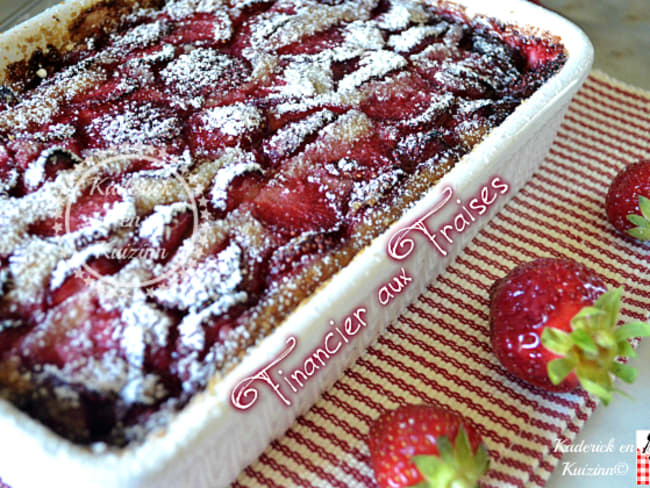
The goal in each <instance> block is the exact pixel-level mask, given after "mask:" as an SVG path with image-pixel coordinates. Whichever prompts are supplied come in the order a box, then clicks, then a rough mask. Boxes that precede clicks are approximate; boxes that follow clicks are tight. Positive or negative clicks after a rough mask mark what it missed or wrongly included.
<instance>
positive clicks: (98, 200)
mask: <svg viewBox="0 0 650 488" xmlns="http://www.w3.org/2000/svg"><path fill="white" fill-rule="evenodd" d="M120 202H122V197H121V196H119V195H118V194H116V193H115V192H113V191H111V190H110V186H109V187H106V186H104V187H102V186H98V187H97V188H91V189H90V190H89V191H86V192H85V193H84V194H83V195H81V196H80V197H79V198H78V199H77V201H76V202H74V203H73V204H71V205H70V215H69V218H68V219H67V222H66V219H65V213H62V215H56V216H52V217H48V218H46V219H44V220H41V221H38V222H35V223H34V224H32V225H31V226H30V227H29V231H30V232H32V233H34V234H36V235H39V236H46V237H51V236H55V235H62V234H64V233H65V232H66V231H69V232H75V231H77V230H79V229H82V228H84V227H86V226H88V225H90V224H91V223H93V221H100V220H102V219H103V218H105V217H106V216H107V215H108V213H109V212H110V211H111V208H113V207H114V205H116V204H119V203H120Z"/></svg>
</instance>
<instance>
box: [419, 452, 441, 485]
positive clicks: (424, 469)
mask: <svg viewBox="0 0 650 488" xmlns="http://www.w3.org/2000/svg"><path fill="white" fill-rule="evenodd" d="M411 461H412V462H413V464H415V466H416V467H417V468H418V471H419V472H420V473H421V474H422V476H424V477H425V478H427V479H430V478H434V477H436V476H438V472H439V471H440V468H441V466H442V465H443V464H444V461H443V460H442V459H440V458H439V457H438V456H434V455H423V456H413V458H412V459H411ZM424 486H429V485H428V484H426V483H425V485H424Z"/></svg>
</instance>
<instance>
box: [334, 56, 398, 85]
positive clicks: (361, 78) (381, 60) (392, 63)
mask: <svg viewBox="0 0 650 488" xmlns="http://www.w3.org/2000/svg"><path fill="white" fill-rule="evenodd" d="M406 63H407V61H406V59H404V58H403V57H402V56H400V55H399V54H395V53H393V52H391V51H385V50H381V51H373V52H369V53H367V54H365V55H364V56H363V57H362V58H361V61H359V66H360V67H359V69H358V70H357V71H355V72H353V73H351V74H349V75H346V76H345V77H344V78H343V79H342V80H341V81H340V82H339V86H338V89H339V91H342V92H346V91H352V90H354V89H355V88H357V87H358V86H359V85H361V84H363V83H365V82H366V81H368V80H370V79H372V78H378V77H381V76H384V75H385V74H387V73H390V72H391V71H394V70H396V69H399V68H403V67H404V66H406Z"/></svg>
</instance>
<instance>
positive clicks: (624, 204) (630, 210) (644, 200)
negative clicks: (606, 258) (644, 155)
mask: <svg viewBox="0 0 650 488" xmlns="http://www.w3.org/2000/svg"><path fill="white" fill-rule="evenodd" d="M605 207H606V210H607V217H608V218H609V221H610V222H611V223H612V225H613V226H614V227H616V228H617V229H618V230H619V231H621V232H624V233H627V234H629V235H631V236H632V237H634V238H636V239H640V240H644V241H645V240H650V160H647V161H639V162H638V163H634V164H630V165H628V166H626V167H625V168H624V169H623V170H622V171H621V172H620V173H619V174H618V175H616V178H614V180H613V181H612V184H611V185H610V187H609V191H608V192H607V200H606V201H605Z"/></svg>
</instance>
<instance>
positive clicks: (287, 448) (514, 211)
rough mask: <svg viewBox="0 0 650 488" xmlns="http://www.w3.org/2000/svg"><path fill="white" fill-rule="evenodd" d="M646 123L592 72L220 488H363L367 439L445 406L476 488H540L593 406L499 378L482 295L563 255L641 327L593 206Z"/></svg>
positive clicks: (629, 284)
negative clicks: (376, 425)
mask: <svg viewBox="0 0 650 488" xmlns="http://www.w3.org/2000/svg"><path fill="white" fill-rule="evenodd" d="M649 113H650V94H649V93H644V92H642V91H640V90H636V89H634V88H632V87H629V86H626V85H623V84H621V83H619V82H617V81H615V80H613V79H611V78H609V77H608V76H606V75H604V74H602V73H598V72H594V73H593V74H592V75H591V76H590V77H589V79H588V80H587V82H586V84H585V85H584V87H583V88H582V89H581V90H580V92H579V93H578V95H577V96H576V97H575V99H574V101H573V103H572V105H571V107H570V110H569V113H568V115H567V117H566V119H565V121H564V123H563V125H562V127H561V129H560V132H559V134H558V137H557V139H556V141H555V143H554V145H553V147H552V149H551V150H550V153H549V155H548V157H547V158H546V160H545V161H544V163H543V164H542V166H541V167H540V169H539V170H538V172H537V173H536V175H535V176H534V177H533V179H532V180H531V181H530V182H529V183H528V184H527V185H526V186H525V187H524V188H523V190H521V191H520V192H519V193H518V194H517V195H516V196H515V197H514V199H513V200H512V201H511V203H509V204H508V205H507V207H506V208H505V209H504V210H503V211H502V212H501V213H500V214H499V215H498V216H497V217H496V218H494V219H493V220H492V221H491V222H490V223H489V224H488V225H487V226H486V227H485V228H484V229H483V230H482V231H481V232H480V233H479V235H478V236H477V237H476V238H475V239H474V240H473V241H472V242H471V243H470V245H469V246H468V247H467V248H466V249H465V251H464V252H462V253H461V254H460V256H459V257H458V258H457V259H456V261H455V262H454V263H453V264H452V265H451V266H450V267H449V268H448V269H447V270H446V271H445V272H444V273H443V274H442V275H441V276H440V277H439V278H438V279H437V280H436V281H435V282H433V283H431V285H430V286H429V288H428V290H427V291H426V293H424V294H423V295H422V296H421V297H420V298H419V299H418V300H416V301H415V302H414V303H413V304H411V305H410V306H409V307H408V309H407V310H405V311H404V313H403V315H402V316H401V317H399V319H398V320H397V321H396V322H395V323H394V324H392V325H391V326H390V327H389V328H388V330H387V331H386V332H385V333H384V334H383V335H382V336H381V337H380V338H379V340H378V341H377V343H376V344H374V345H373V346H372V347H370V348H369V349H368V351H366V353H365V354H364V355H363V356H362V357H361V358H360V359H359V360H358V361H357V362H356V363H355V364H354V365H353V366H352V367H351V368H350V369H349V370H348V371H346V372H345V374H344V376H343V377H342V378H341V379H340V380H339V381H338V382H337V383H336V384H335V385H334V386H333V387H332V388H331V389H330V390H329V391H327V392H326V393H325V394H324V395H323V397H322V399H321V400H320V401H319V402H318V403H317V404H316V405H315V406H313V407H312V408H311V410H310V411H309V412H308V413H307V414H305V415H303V416H302V417H300V418H298V420H297V421H296V422H295V424H294V425H293V427H292V428H291V429H290V430H289V431H288V432H287V433H286V434H285V435H284V436H283V437H282V438H280V439H278V440H276V441H275V442H273V443H272V444H271V446H269V448H268V449H267V450H266V451H265V452H264V453H263V454H262V456H261V457H260V458H259V459H258V461H257V462H256V463H255V464H253V465H251V466H249V467H248V468H247V469H246V470H245V471H244V472H243V473H242V474H241V476H240V477H239V479H238V480H237V481H236V482H235V483H234V485H233V487H234V488H244V487H251V488H257V487H271V488H285V487H291V486H301V487H313V488H323V487H340V488H353V487H373V486H375V482H374V479H373V474H372V471H371V469H370V467H369V465H368V451H367V449H366V445H365V441H364V437H365V435H366V433H367V431H368V426H369V424H370V423H371V422H372V420H373V419H375V418H376V417H377V416H378V415H379V413H380V412H381V411H382V410H383V409H385V408H390V407H395V406H397V405H399V404H404V403H430V404H441V405H446V406H448V407H450V408H451V409H453V410H456V411H458V412H460V413H461V414H463V415H464V416H465V417H467V418H469V419H471V420H472V421H473V422H474V423H475V424H476V426H477V428H478V430H479V431H480V432H481V434H482V435H483V437H484V439H485V440H486V443H487V445H488V448H489V449H490V455H491V457H492V465H491V466H492V467H491V470H490V471H489V473H488V474H487V475H486V476H485V478H484V481H483V482H482V486H483V487H484V488H487V487H510V486H516V487H524V486H536V485H537V486H544V484H545V482H546V480H547V479H548V477H549V476H550V474H551V472H552V471H553V468H554V467H555V465H556V463H557V462H558V460H559V458H560V457H561V453H560V452H556V451H554V450H553V446H554V445H555V443H556V442H557V441H558V440H560V441H562V442H563V443H568V442H570V441H571V440H572V439H573V438H574V437H575V435H576V434H577V433H578V431H579V430H580V428H581V427H582V426H583V424H584V422H585V421H586V420H587V418H588V417H589V415H590V414H591V412H592V411H593V409H594V408H595V406H596V403H595V402H594V401H593V400H592V399H591V398H590V397H589V396H587V395H586V394H584V393H577V394H565V395H557V394H550V393H545V392H542V391H539V390H536V389H534V388H532V387H530V386H528V385H526V384H525V383H523V382H520V381H517V380H516V379H514V378H512V377H510V376H508V375H506V374H504V372H503V370H502V369H501V367H500V366H499V364H498V362H497V361H496V358H495V357H494V355H493V353H492V351H491V347H490V344H489V337H488V315H487V313H488V306H487V295H488V293H487V292H488V288H489V287H490V285H491V284H492V282H493V281H494V280H495V279H496V278H498V277H500V276H503V275H504V274H505V273H507V272H508V271H509V270H510V269H511V268H512V267H514V266H515V265H517V264H518V263H521V262H524V261H528V260H531V259H533V258H535V257H541V256H557V257H561V256H565V257H570V258H573V259H575V260H577V261H580V262H583V263H585V264H586V265H588V266H589V267H591V268H592V269H594V270H595V271H596V272H598V273H599V274H600V275H602V276H603V277H604V278H605V280H606V281H607V283H608V284H609V285H610V286H624V287H625V305H624V307H623V310H622V315H623V319H625V320H645V319H646V313H647V311H648V309H649V308H650V273H649V272H648V269H649V268H648V266H649V265H648V263H649V262H650V246H648V245H646V246H643V245H639V244H635V243H632V242H627V241H626V240H624V239H622V238H621V237H620V236H619V235H617V234H616V233H615V232H614V231H613V230H612V228H611V226H610V225H609V224H608V222H607V220H606V217H605V213H604V207H603V201H604V198H605V194H606V191H607V187H608V185H609V183H610V181H611V180H612V178H613V177H614V175H615V174H616V173H617V171H618V170H619V169H620V168H622V167H623V166H625V165H626V164H628V163H631V162H633V161H636V160H638V159H640V158H649V157H650V136H649V135H648V134H650V116H649V115H648V114H649ZM0 475H1V473H0ZM0 488H8V487H6V485H3V484H2V482H1V481H0Z"/></svg>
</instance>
